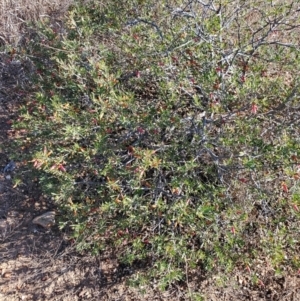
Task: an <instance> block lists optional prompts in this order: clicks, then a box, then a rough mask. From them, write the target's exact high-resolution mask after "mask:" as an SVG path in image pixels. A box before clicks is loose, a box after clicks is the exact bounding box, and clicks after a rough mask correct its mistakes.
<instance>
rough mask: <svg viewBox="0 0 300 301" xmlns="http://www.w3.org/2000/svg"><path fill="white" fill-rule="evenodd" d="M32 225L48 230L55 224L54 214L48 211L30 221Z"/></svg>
mask: <svg viewBox="0 0 300 301" xmlns="http://www.w3.org/2000/svg"><path fill="white" fill-rule="evenodd" d="M32 223H33V224H36V225H39V226H42V227H43V228H49V227H51V226H53V225H54V224H55V212H54V211H48V212H46V213H44V214H42V215H40V216H37V217H35V218H34V219H33V220H32Z"/></svg>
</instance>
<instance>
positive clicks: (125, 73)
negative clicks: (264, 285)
mask: <svg viewBox="0 0 300 301" xmlns="http://www.w3.org/2000/svg"><path fill="white" fill-rule="evenodd" d="M236 7H238V8H236ZM296 14H297V13H296V9H295V8H294V2H292V1H291V2H289V3H287V4H276V5H272V3H269V2H266V3H259V4H258V6H257V8H254V5H252V4H247V3H246V2H242V3H241V4H240V6H235V4H234V3H227V4H222V5H221V3H220V4H218V1H215V2H211V3H209V4H203V3H202V2H200V1H187V2H186V3H185V1H171V2H170V1H159V2H157V1H150V0H146V1H130V2H129V3H128V2H125V1H118V2H117V3H110V2H109V1H102V3H101V4H99V3H98V2H97V1H90V2H87V3H80V2H79V3H77V4H76V5H74V6H73V7H72V8H71V9H70V11H69V14H68V16H67V19H66V23H65V26H66V28H65V30H66V34H65V35H59V34H57V33H56V32H55V31H53V30H52V29H51V26H49V24H41V26H40V28H39V29H38V31H37V33H36V38H35V40H34V41H32V42H31V44H30V45H27V48H26V49H27V50H26V51H27V52H28V54H30V55H34V57H35V59H33V60H35V64H36V65H37V66H38V75H37V79H36V81H37V84H36V93H35V94H33V95H31V96H30V97H29V98H28V99H27V103H26V104H25V105H24V106H23V107H22V109H21V115H20V118H19V120H18V122H17V123H16V124H15V129H16V131H17V133H19V136H20V139H19V141H20V144H21V146H22V148H23V150H24V151H25V153H27V154H28V155H27V160H29V161H30V162H31V163H32V166H33V168H35V169H36V170H37V171H38V178H39V182H40V184H41V185H42V187H43V189H44V192H45V193H46V194H47V195H49V196H50V195H51V196H52V197H53V198H54V199H55V200H56V202H57V204H58V207H59V209H60V211H61V213H62V219H61V227H62V228H63V227H66V226H68V227H71V228H72V230H73V237H74V238H76V240H77V245H78V248H79V249H89V250H91V251H93V252H101V251H104V250H107V249H113V250H114V252H115V254H116V256H117V257H118V258H119V259H120V261H122V262H124V263H126V264H130V265H132V264H133V265H134V264H135V265H139V266H142V267H143V268H144V269H143V271H142V272H141V273H140V274H139V275H140V276H139V278H138V279H137V278H133V279H135V280H132V281H133V282H132V283H135V284H136V283H142V282H143V281H144V280H145V279H148V280H150V279H153V278H157V279H159V286H160V287H161V288H163V289H165V288H167V287H168V286H169V285H171V284H172V283H174V282H178V281H181V280H185V281H186V280H187V278H186V277H187V276H188V273H190V272H191V271H193V270H199V269H200V270H202V271H206V272H209V271H213V272H216V271H222V272H224V271H227V272H228V271H231V270H232V269H234V268H235V267H238V266H250V265H251V264H252V262H254V261H255V260H256V259H257V258H261V257H265V256H266V257H267V260H270V261H271V262H272V265H273V266H274V267H275V268H278V269H280V267H281V266H282V265H283V264H286V262H287V260H291V259H292V258H293V259H292V265H293V266H294V267H297V266H299V263H298V260H297V259H295V258H294V257H293V256H294V255H292V253H289V252H288V250H287V245H286V241H287V240H290V241H292V240H293V239H294V240H295V237H294V235H295V230H294V229H295V228H294V227H295V226H296V225H298V224H299V219H298V217H299V212H298V211H299V210H298V206H299V205H300V204H299V198H298V195H299V189H298V187H297V183H298V179H299V170H297V169H296V166H297V165H296V164H295V163H297V164H298V162H299V159H298V158H299V153H300V150H299V147H298V145H299V128H296V124H297V122H298V121H297V120H298V119H297V118H296V117H297V106H298V102H299V96H298V93H299V49H298V48H297V47H296V44H297V41H296V40H295V39H296V38H297V36H295V37H294V34H295V33H296V32H297V30H298V28H297V26H298V25H297V23H296V21H297V22H298V21H299V20H297V19H296ZM283 33H284V34H287V35H283ZM24 138H26V139H24ZM274 231H275V232H276V231H277V232H278V233H279V232H280V235H279V236H278V237H276V238H275V237H274V234H273V232H274Z"/></svg>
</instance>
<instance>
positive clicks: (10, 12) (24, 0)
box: [0, 0, 74, 45]
mask: <svg viewBox="0 0 300 301" xmlns="http://www.w3.org/2000/svg"><path fill="white" fill-rule="evenodd" d="M73 2H74V1H73V0H35V1H32V0H1V1H0V32H1V34H0V39H1V41H0V45H1V44H2V45H7V44H11V45H17V44H18V41H19V40H20V38H21V36H22V31H23V28H24V25H25V24H26V23H27V22H36V21H40V20H42V19H43V18H48V17H49V16H50V15H53V14H63V13H64V12H65V11H66V10H67V8H68V7H69V6H70V5H71V4H72V3H73Z"/></svg>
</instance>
